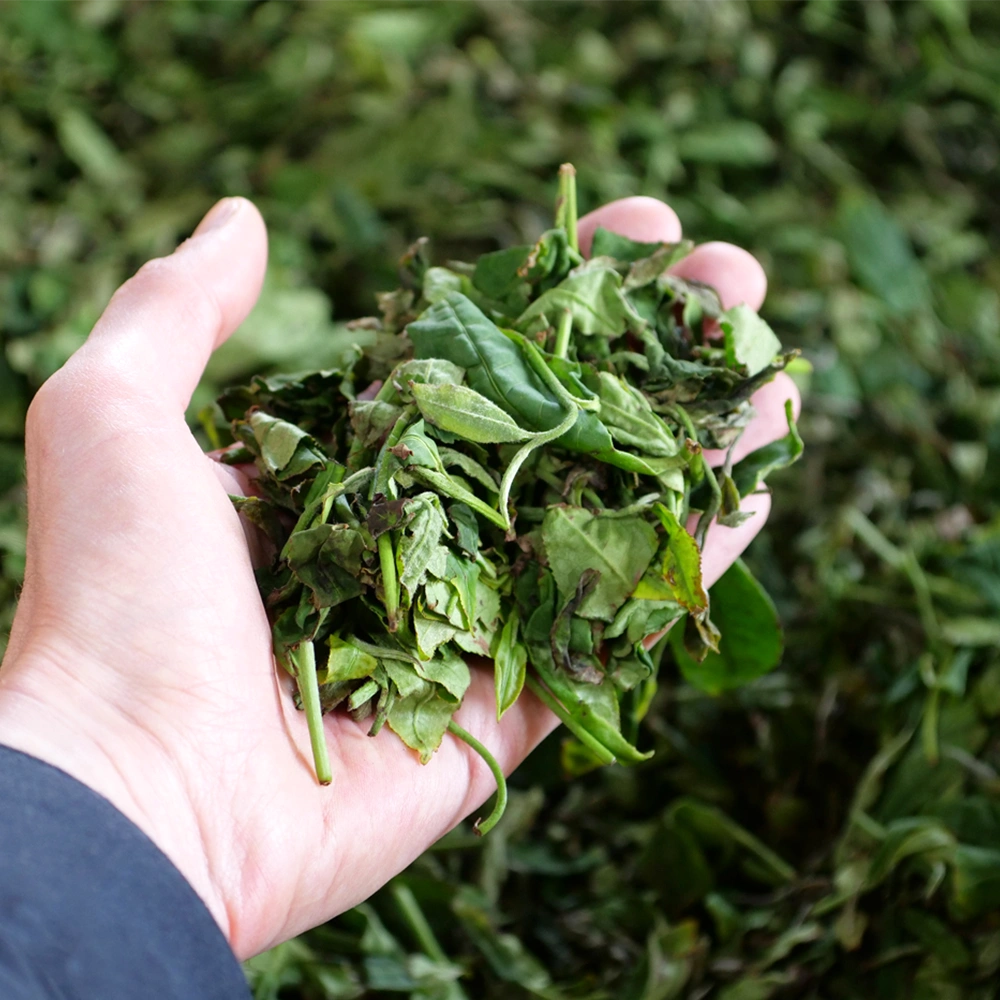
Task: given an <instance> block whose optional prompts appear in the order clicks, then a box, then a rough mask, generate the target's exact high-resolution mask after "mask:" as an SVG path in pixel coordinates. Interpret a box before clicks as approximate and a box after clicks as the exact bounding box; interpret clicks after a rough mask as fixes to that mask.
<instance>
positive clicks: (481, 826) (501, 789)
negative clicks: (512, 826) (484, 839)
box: [448, 719, 507, 837]
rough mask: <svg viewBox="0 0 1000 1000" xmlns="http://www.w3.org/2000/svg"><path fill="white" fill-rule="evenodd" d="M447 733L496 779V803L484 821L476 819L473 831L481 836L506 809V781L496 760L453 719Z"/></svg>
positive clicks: (487, 831)
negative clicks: (458, 741)
mask: <svg viewBox="0 0 1000 1000" xmlns="http://www.w3.org/2000/svg"><path fill="white" fill-rule="evenodd" d="M448 732H450V733H451V734H452V736H457V737H458V738H459V739H460V740H461V741H462V742H463V743H465V744H467V745H468V746H470V747H471V748H472V749H473V750H475V751H476V753H477V754H479V756H480V757H482V758H483V760H484V761H485V762H486V766H487V767H488V768H489V769H490V771H491V772H492V773H493V777H494V778H495V779H496V783H497V801H496V805H494V806H493V812H491V813H490V814H489V816H487V817H486V819H477V820H476V822H475V825H474V826H473V829H474V830H475V831H476V835H477V836H480V837H481V836H483V835H484V834H487V833H489V832H490V830H492V829H493V827H495V826H496V825H497V823H498V822H499V821H500V817H501V816H502V815H503V814H504V810H505V809H506V808H507V779H506V778H504V776H503V771H501V770H500V765H499V764H498V763H497V762H496V758H495V757H494V756H493V754H491V753H490V752H489V750H487V749H486V747H484V746H483V745H482V743H480V742H479V740H477V739H476V738H475V736H473V735H472V733H470V732H467V731H466V730H464V729H463V728H462V727H461V726H460V725H459V724H458V723H457V722H456V721H455V720H454V719H452V720H451V721H450V722H449V723H448Z"/></svg>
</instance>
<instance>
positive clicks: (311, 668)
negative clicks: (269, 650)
mask: <svg viewBox="0 0 1000 1000" xmlns="http://www.w3.org/2000/svg"><path fill="white" fill-rule="evenodd" d="M289 657H290V658H291V661H292V663H293V664H294V665H295V680H296V682H297V684H298V686H299V694H300V696H301V697H302V707H303V708H304V709H305V713H306V722H307V723H308V725H309V742H310V743H311V744H312V752H313V760H314V761H315V763H316V777H317V778H318V779H319V783H320V784H321V785H329V784H330V782H331V781H332V780H333V773H332V772H331V770H330V757H329V754H328V753H327V749H326V733H325V732H324V731H323V709H322V706H321V705H320V701H319V682H318V681H317V679H316V650H315V649H314V648H313V644H312V643H311V642H309V641H306V642H303V643H302V644H301V645H299V646H298V647H297V648H296V649H293V650H291V652H290V653H289Z"/></svg>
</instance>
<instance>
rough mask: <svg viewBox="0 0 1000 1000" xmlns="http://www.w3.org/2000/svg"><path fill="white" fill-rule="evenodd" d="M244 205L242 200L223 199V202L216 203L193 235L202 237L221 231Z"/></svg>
mask: <svg viewBox="0 0 1000 1000" xmlns="http://www.w3.org/2000/svg"><path fill="white" fill-rule="evenodd" d="M242 204H243V199H242V198H223V199H222V201H218V202H216V203H215V205H213V206H212V208H211V209H210V210H209V212H208V214H207V215H206V216H205V218H204V219H202V220H201V222H199V223H198V228H197V229H196V230H195V231H194V233H193V234H192V235H194V236H201V235H202V234H203V233H208V232H211V231H212V230H214V229H221V228H222V227H223V226H225V225H227V224H228V223H229V221H230V220H231V219H232V217H233V216H234V215H235V214H236V213H237V212H238V211H239V209H240V206H241V205H242Z"/></svg>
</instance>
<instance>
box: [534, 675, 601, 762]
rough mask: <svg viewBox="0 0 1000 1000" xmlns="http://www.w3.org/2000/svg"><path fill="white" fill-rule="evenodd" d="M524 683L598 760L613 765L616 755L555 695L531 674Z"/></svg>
mask: <svg viewBox="0 0 1000 1000" xmlns="http://www.w3.org/2000/svg"><path fill="white" fill-rule="evenodd" d="M524 683H525V684H527V685H528V688H529V690H530V691H531V692H532V693H533V694H534V695H535V696H536V697H537V698H538V700H539V701H541V702H542V703H543V704H544V705H545V706H546V707H547V708H548V709H549V710H550V711H551V712H552V713H553V714H555V715H557V716H558V717H559V721H560V722H561V723H562V724H563V725H564V726H565V727H566V728H567V729H568V730H569V731H570V732H571V733H572V734H573V735H574V736H575V737H576V738H577V739H578V740H579V741H580V742H581V743H582V744H583V745H584V746H585V747H586V748H587V749H588V750H590V751H591V752H592V753H593V754H594V755H595V756H596V757H597V758H598V760H600V761H601V763H602V764H613V763H614V762H615V755H614V754H613V753H611V752H610V751H609V750H608V748H607V747H606V746H604V744H603V743H601V742H600V741H599V740H598V739H597V738H596V737H594V736H592V735H591V734H590V733H588V732H587V730H586V729H584V728H583V726H582V725H581V724H580V723H579V722H578V721H577V720H576V719H575V718H574V717H573V714H572V713H571V712H570V711H568V710H567V709H566V707H565V706H564V705H563V704H562V702H560V701H559V699H558V698H556V697H555V695H553V694H552V692H551V691H549V689H548V688H547V687H545V685H543V684H542V682H541V681H539V680H538V678H536V677H534V676H532V675H531V674H530V673H529V674H528V675H527V676H526V677H525V678H524Z"/></svg>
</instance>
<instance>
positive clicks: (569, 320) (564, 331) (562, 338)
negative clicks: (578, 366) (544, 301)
mask: <svg viewBox="0 0 1000 1000" xmlns="http://www.w3.org/2000/svg"><path fill="white" fill-rule="evenodd" d="M572 332H573V314H572V313H571V312H570V311H569V310H568V309H564V310H563V313H562V315H561V316H560V317H559V326H558V328H557V329H556V346H555V349H554V350H553V352H552V353H553V354H554V355H555V356H556V357H557V358H565V357H568V356H569V337H570V334H571V333H572Z"/></svg>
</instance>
